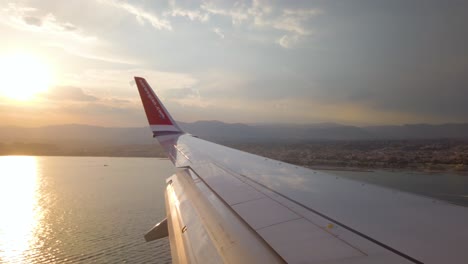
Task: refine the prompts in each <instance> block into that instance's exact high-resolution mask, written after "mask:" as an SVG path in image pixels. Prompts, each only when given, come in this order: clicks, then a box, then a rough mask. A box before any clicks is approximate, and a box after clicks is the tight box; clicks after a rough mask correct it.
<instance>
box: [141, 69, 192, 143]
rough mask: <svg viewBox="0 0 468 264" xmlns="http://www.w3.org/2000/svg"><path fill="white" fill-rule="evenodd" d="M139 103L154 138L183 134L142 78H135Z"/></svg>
mask: <svg viewBox="0 0 468 264" xmlns="http://www.w3.org/2000/svg"><path fill="white" fill-rule="evenodd" d="M135 82H136V84H137V87H138V92H139V93H140V97H141V102H142V103H143V108H144V109H145V113H146V117H147V118H148V123H149V125H150V127H151V130H152V131H153V135H154V136H160V135H166V134H177V133H183V131H182V129H180V127H179V126H178V125H177V123H176V122H175V121H174V119H172V117H171V115H170V114H169V112H168V111H167V110H166V108H165V107H164V105H163V104H162V103H161V101H160V100H159V98H158V97H157V96H156V94H155V93H154V91H153V89H151V87H150V86H149V84H148V82H146V80H145V79H144V78H141V77H135Z"/></svg>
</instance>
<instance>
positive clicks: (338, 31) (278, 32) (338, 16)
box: [0, 0, 468, 126]
mask: <svg viewBox="0 0 468 264" xmlns="http://www.w3.org/2000/svg"><path fill="white" fill-rule="evenodd" d="M466 14H468V1H462V0H460V1H458V0H447V1H439V0H412V1H408V0H392V1H383V0H367V1H364V0H362V1H361V0H341V1H338V0H336V1H334V0H323V1H313V0H309V1H260V0H254V1H211V0H206V1H174V0H169V1H144V0H134V1H128V0H127V1H124V0H81V1H60V0H57V1H52V0H40V1H39V0H37V1H5V0H0V36H1V41H0V122H1V123H0V126H8V125H15V126H45V125H55V124H68V123H78V124H90V125H101V126H144V125H146V119H145V116H144V112H143V110H142V107H141V103H140V101H139V97H138V93H137V90H136V87H135V84H134V82H133V76H141V77H145V78H146V79H147V80H148V82H149V83H150V85H151V86H152V87H153V88H154V89H155V91H156V93H157V94H158V95H159V96H160V97H161V99H162V100H163V102H164V104H165V105H166V107H167V108H168V109H169V111H170V112H171V114H172V116H173V117H174V118H175V119H176V120H179V121H184V122H193V121H197V120H220V121H223V122H228V123H235V122H240V123H249V124H250V123H294V124H310V123H322V122H333V123H340V124H350V125H360V126H365V125H400V124H407V123H434V124H440V123H451V122H468V48H467V47H468V26H467V25H468V15H466ZM21 58H23V59H21ZM28 65H32V66H28ZM34 65H35V66H34ZM41 76H42V77H43V76H47V78H42V77H41ZM43 83H45V84H43ZM40 85H42V86H43V87H42V88H41V89H39V88H37V89H36V88H35V89H36V90H34V92H33V90H31V92H30V94H29V96H28V97H27V99H24V98H22V99H17V98H15V97H14V96H11V94H9V93H12V92H15V91H16V92H18V91H29V90H28V89H30V88H25V87H33V86H37V87H39V86H40Z"/></svg>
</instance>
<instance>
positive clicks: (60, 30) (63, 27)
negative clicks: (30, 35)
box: [0, 3, 97, 43]
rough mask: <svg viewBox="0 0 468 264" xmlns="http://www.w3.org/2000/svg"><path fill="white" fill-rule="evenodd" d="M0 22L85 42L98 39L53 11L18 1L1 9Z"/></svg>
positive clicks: (20, 28)
mask: <svg viewBox="0 0 468 264" xmlns="http://www.w3.org/2000/svg"><path fill="white" fill-rule="evenodd" d="M0 22H1V23H4V24H6V25H8V26H11V27H13V28H16V29H19V30H25V31H32V32H37V33H42V34H47V35H49V36H61V37H66V38H71V39H73V40H75V41H77V40H78V41H80V42H84V43H93V42H96V41H97V38H96V37H93V36H90V35H89V34H85V33H83V32H82V30H81V29H79V28H78V27H77V26H75V25H73V24H71V23H69V22H63V21H59V20H58V19H57V18H56V17H55V16H54V14H52V13H48V12H44V11H41V10H39V9H37V8H34V7H28V6H24V5H21V4H17V3H8V4H7V5H6V7H3V8H1V9H0Z"/></svg>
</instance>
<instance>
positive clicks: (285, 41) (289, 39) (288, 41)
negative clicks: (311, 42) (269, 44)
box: [277, 35, 299, 48]
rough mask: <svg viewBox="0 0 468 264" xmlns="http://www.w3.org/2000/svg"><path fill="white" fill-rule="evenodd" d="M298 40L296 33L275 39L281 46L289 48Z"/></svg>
mask: <svg viewBox="0 0 468 264" xmlns="http://www.w3.org/2000/svg"><path fill="white" fill-rule="evenodd" d="M298 41H299V36H298V35H284V36H282V37H281V38H279V39H278V40H277V43H278V44H280V46H281V47H283V48H291V47H293V46H294V45H295V44H296V43H297V42H298Z"/></svg>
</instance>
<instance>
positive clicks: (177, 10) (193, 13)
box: [164, 0, 210, 22]
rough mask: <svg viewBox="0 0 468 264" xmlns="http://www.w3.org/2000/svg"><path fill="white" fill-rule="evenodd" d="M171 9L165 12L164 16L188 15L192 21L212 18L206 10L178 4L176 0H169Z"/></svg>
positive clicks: (203, 20) (204, 20)
mask: <svg viewBox="0 0 468 264" xmlns="http://www.w3.org/2000/svg"><path fill="white" fill-rule="evenodd" d="M169 8H170V10H169V11H166V12H164V16H165V17H167V16H173V17H177V16H179V17H187V18H188V19H190V20H191V21H201V22H206V21H208V20H209V19H210V16H209V14H208V13H206V12H202V11H201V10H199V9H188V8H183V7H181V6H178V5H177V4H176V1H175V0H170V1H169Z"/></svg>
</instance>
